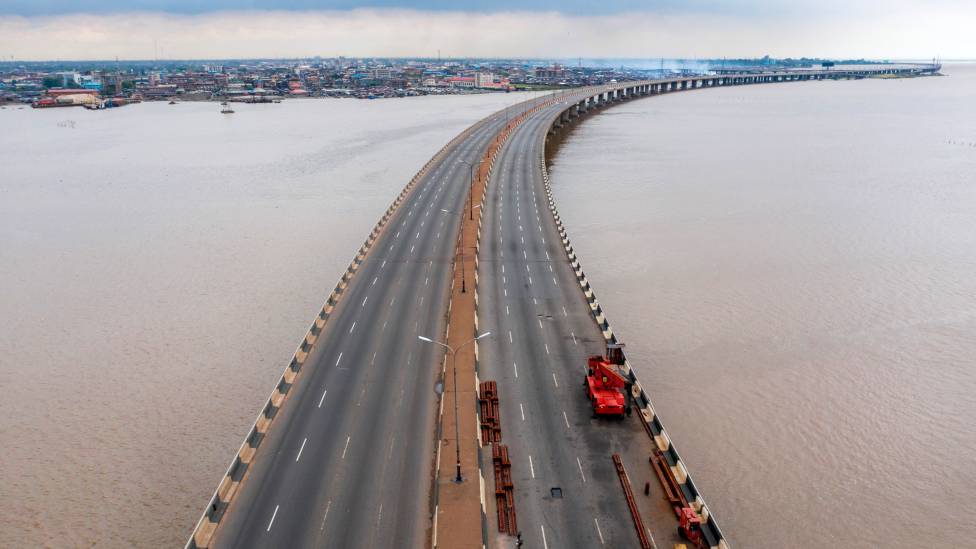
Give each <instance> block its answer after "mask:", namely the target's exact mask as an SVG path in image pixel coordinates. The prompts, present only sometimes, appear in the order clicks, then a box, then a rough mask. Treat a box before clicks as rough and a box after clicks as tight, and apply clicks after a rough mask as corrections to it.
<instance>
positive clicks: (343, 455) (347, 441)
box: [339, 437, 352, 459]
mask: <svg viewBox="0 0 976 549" xmlns="http://www.w3.org/2000/svg"><path fill="white" fill-rule="evenodd" d="M351 438H352V437H348V438H346V447H345V448H343V449H342V457H341V458H339V459H346V450H348V449H349V439H351Z"/></svg>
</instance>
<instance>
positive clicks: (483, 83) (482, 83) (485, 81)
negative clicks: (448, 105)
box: [474, 72, 495, 88]
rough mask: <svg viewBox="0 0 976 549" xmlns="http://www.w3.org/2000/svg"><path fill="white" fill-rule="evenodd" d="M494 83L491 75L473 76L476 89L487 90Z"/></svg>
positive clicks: (482, 73) (481, 73)
mask: <svg viewBox="0 0 976 549" xmlns="http://www.w3.org/2000/svg"><path fill="white" fill-rule="evenodd" d="M494 82H495V79H494V77H493V76H492V75H491V73H487V72H479V73H475V75H474V87H476V88H488V87H490V86H491V85H492V84H493V83H494Z"/></svg>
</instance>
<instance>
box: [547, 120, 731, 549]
mask: <svg viewBox="0 0 976 549" xmlns="http://www.w3.org/2000/svg"><path fill="white" fill-rule="evenodd" d="M558 117H559V115H557V116H556V117H554V118H553V123H555V122H556V120H558ZM542 151H543V152H542V153H541V154H540V161H541V165H542V179H543V182H544V184H545V189H546V196H547V198H548V202H549V211H550V213H551V214H552V218H553V220H554V221H555V222H556V228H557V229H558V230H559V236H560V238H562V243H563V248H564V249H565V250H566V256H567V258H568V259H569V262H570V264H571V265H572V267H573V269H574V270H575V271H576V278H577V281H578V282H579V285H580V289H581V290H582V291H583V295H584V296H586V300H587V302H588V303H589V304H590V309H591V311H592V316H593V319H594V321H595V322H596V324H597V325H598V326H599V327H600V330H601V331H602V332H603V337H604V338H605V339H606V342H607V343H617V337H616V335H614V333H613V328H611V327H610V322H609V321H608V320H607V317H606V313H605V312H604V311H603V308H602V307H601V306H600V302H599V301H598V300H597V298H596V295H594V293H593V288H592V287H591V286H590V283H589V281H587V279H586V275H585V274H584V273H583V268H582V266H581V265H580V261H579V258H578V257H577V256H576V251H575V250H574V249H573V245H572V244H571V243H570V241H569V236H568V235H567V234H566V228H565V227H564V226H563V222H562V219H561V218H560V217H559V211H558V210H557V209H556V203H555V201H554V200H553V198H552V189H551V187H550V186H549V173H548V170H547V169H546V158H545V146H543V148H542ZM624 368H625V370H626V371H627V373H628V375H629V376H630V379H631V381H632V382H633V384H634V388H633V396H634V398H635V401H636V402H637V408H638V411H639V412H640V414H641V417H642V420H643V424H644V428H645V430H646V431H647V434H648V436H650V437H651V440H653V442H654V444H655V445H656V446H657V447H658V448H659V449H660V450H661V452H662V453H663V454H664V458H665V460H666V461H667V463H668V466H670V467H671V468H672V471H673V472H674V473H675V477H676V478H677V479H678V482H679V483H680V484H679V486H680V488H681V491H682V492H683V493H684V496H685V498H686V499H687V500H688V502H689V503H690V504H691V505H692V507H694V508H695V511H697V512H698V513H699V514H700V515H701V517H702V519H703V524H702V534H703V536H704V538H705V541H706V542H707V543H708V546H709V547H710V548H718V549H728V547H729V546H728V543H727V542H726V541H725V536H724V535H722V530H721V529H720V528H719V526H718V523H717V522H716V521H715V517H714V516H713V515H712V513H711V512H710V511H709V509H708V506H707V505H706V504H705V500H704V499H703V498H702V496H701V494H700V493H699V492H698V489H697V487H696V486H695V483H694V481H693V480H692V478H691V475H690V474H689V473H688V469H687V467H686V466H685V464H684V462H683V461H682V460H681V456H680V455H678V450H677V449H676V448H675V447H674V444H673V443H672V442H671V439H670V437H668V434H667V432H666V431H665V430H664V425H663V424H662V423H661V420H660V418H659V417H658V415H657V414H656V413H655V412H654V405H653V404H652V403H651V399H650V397H648V396H647V393H646V392H645V391H644V390H643V387H642V386H641V383H640V381H639V380H638V379H637V374H635V373H634V370H633V368H631V366H630V361H629V360H628V359H627V358H626V356H625V357H624Z"/></svg>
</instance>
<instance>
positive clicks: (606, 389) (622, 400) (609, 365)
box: [583, 343, 631, 419]
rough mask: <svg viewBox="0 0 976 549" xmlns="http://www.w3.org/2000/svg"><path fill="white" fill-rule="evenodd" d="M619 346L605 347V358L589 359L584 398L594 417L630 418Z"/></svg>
mask: <svg viewBox="0 0 976 549" xmlns="http://www.w3.org/2000/svg"><path fill="white" fill-rule="evenodd" d="M623 347H624V345H623V344H622V343H618V344H609V345H607V355H606V356H591V357H590V360H589V368H590V370H589V375H587V376H586V377H585V378H584V379H583V386H584V387H585V388H586V396H587V397H588V398H589V399H590V403H591V404H592V405H593V417H594V418H598V417H600V416H618V417H620V418H621V419H622V418H623V417H624V415H627V416H629V415H630V411H631V407H630V405H629V404H628V395H629V393H630V387H631V381H630V378H629V377H628V376H627V374H625V373H624V371H623V369H622V368H621V366H622V365H623V362H624V359H623Z"/></svg>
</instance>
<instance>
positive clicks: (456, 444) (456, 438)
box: [417, 332, 491, 484]
mask: <svg viewBox="0 0 976 549" xmlns="http://www.w3.org/2000/svg"><path fill="white" fill-rule="evenodd" d="M490 333H491V332H485V333H483V334H481V335H480V336H478V337H476V338H474V339H472V340H471V341H467V342H464V343H462V344H461V345H459V346H458V348H457V350H455V349H452V348H451V347H450V346H448V345H447V344H446V343H441V342H439V341H434V340H433V339H430V338H427V337H424V336H417V337H419V338H420V339H421V340H422V341H426V342H427V343H433V344H434V345H440V346H441V347H444V348H445V349H447V350H448V351H451V356H452V357H453V359H454V360H453V362H454V448H455V449H456V450H457V476H456V477H454V478H452V479H451V482H456V483H458V484H461V483H462V482H464V481H465V480H466V479H465V478H464V477H462V476H461V428H460V426H459V425H458V400H457V351H460V350H461V347H464V346H465V345H467V344H468V343H474V342H475V341H478V340H479V339H481V338H483V337H485V336H486V335H488V334H490Z"/></svg>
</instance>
